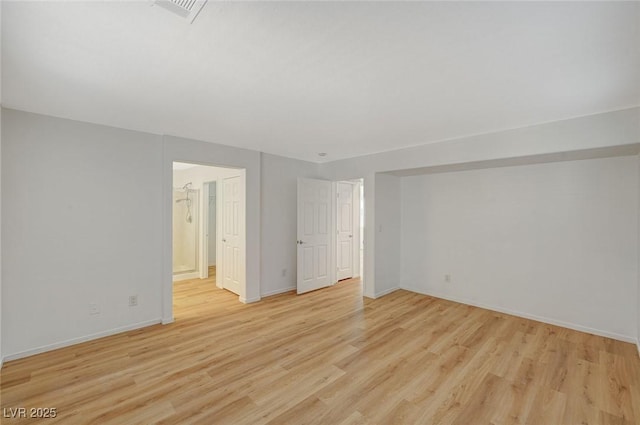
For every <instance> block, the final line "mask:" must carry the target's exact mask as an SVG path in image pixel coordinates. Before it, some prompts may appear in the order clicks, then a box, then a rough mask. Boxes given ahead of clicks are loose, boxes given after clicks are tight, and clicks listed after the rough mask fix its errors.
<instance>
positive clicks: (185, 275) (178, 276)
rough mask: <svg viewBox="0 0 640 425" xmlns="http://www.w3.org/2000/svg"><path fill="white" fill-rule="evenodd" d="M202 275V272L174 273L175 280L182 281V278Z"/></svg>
mask: <svg viewBox="0 0 640 425" xmlns="http://www.w3.org/2000/svg"><path fill="white" fill-rule="evenodd" d="M200 277H201V276H200V272H191V273H180V274H174V275H173V281H174V282H180V281H181V280H188V279H199V278H200Z"/></svg>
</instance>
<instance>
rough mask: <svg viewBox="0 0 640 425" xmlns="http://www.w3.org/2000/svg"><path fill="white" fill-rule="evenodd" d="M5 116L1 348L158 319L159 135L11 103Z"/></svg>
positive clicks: (39, 344) (30, 346)
mask: <svg viewBox="0 0 640 425" xmlns="http://www.w3.org/2000/svg"><path fill="white" fill-rule="evenodd" d="M2 121H3V125H2V132H3V137H2V149H3V156H2V197H3V202H2V244H3V246H5V247H6V246H10V247H11V249H9V250H4V252H3V253H2V258H3V270H2V275H3V276H2V277H3V288H2V290H3V300H2V301H3V305H2V314H3V316H4V319H5V321H4V332H3V334H2V338H3V343H4V344H3V352H4V354H5V356H12V355H15V354H17V353H21V352H25V351H29V350H37V349H40V348H42V349H44V348H53V347H55V346H56V345H58V344H61V343H68V342H73V341H75V340H76V339H77V338H83V337H91V336H95V335H100V334H101V333H104V332H112V331H115V330H120V329H125V328H128V327H132V326H133V327H135V326H141V325H144V324H148V323H153V322H156V321H158V320H159V319H160V317H161V302H160V301H161V296H162V295H161V292H160V290H159V285H158V282H160V281H161V278H162V275H161V269H160V267H159V265H160V264H161V262H162V238H161V235H162V214H161V211H162V190H161V189H162V187H161V173H160V171H161V165H162V149H161V146H162V144H161V139H160V137H159V136H155V135H151V134H144V133H138V132H133V131H126V130H120V129H115V128H110V127H104V126H98V125H93V124H87V123H82V122H76V121H69V120H62V119H57V118H51V117H46V116H42V115H37V114H30V113H24V112H18V111H14V110H10V109H5V110H3V114H2ZM133 294H137V295H138V303H139V305H138V306H137V307H135V308H130V307H128V297H129V295H133ZM91 303H95V304H98V307H99V309H100V313H99V314H95V315H90V314H89V304H91Z"/></svg>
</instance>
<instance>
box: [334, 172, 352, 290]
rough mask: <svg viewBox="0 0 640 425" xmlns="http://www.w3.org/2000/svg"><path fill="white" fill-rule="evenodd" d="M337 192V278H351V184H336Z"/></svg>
mask: <svg viewBox="0 0 640 425" xmlns="http://www.w3.org/2000/svg"><path fill="white" fill-rule="evenodd" d="M336 191H337V206H338V208H337V210H338V214H337V220H338V221H337V226H336V227H337V232H336V235H337V274H338V275H337V278H338V280H342V279H348V278H350V277H353V262H354V261H353V260H354V252H353V237H354V233H355V229H354V224H355V223H354V214H353V207H354V199H353V183H350V182H338V183H337V184H336Z"/></svg>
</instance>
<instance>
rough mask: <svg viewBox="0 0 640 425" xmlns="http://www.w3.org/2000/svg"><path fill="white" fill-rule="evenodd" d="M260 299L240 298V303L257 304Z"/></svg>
mask: <svg viewBox="0 0 640 425" xmlns="http://www.w3.org/2000/svg"><path fill="white" fill-rule="evenodd" d="M261 299H262V298H260V297H255V298H244V297H240V302H241V303H242V304H251V303H257V302H258V301H260V300H261Z"/></svg>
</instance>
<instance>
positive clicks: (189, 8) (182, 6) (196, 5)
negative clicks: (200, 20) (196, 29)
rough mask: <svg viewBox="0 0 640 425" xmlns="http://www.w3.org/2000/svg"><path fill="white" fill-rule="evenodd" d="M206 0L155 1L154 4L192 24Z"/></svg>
mask: <svg viewBox="0 0 640 425" xmlns="http://www.w3.org/2000/svg"><path fill="white" fill-rule="evenodd" d="M206 2H207V0H155V1H154V4H157V5H158V6H161V7H163V8H164V9H167V10H168V11H170V12H173V13H175V14H176V15H178V16H180V17H182V18H184V19H186V20H187V21H189V23H193V20H194V19H196V16H198V13H200V10H201V9H202V6H204V5H205V3H206Z"/></svg>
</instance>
